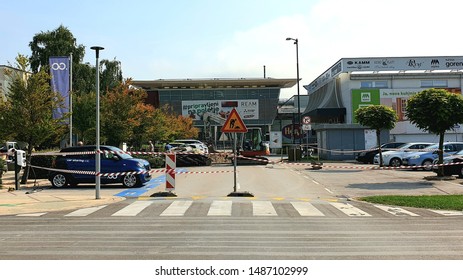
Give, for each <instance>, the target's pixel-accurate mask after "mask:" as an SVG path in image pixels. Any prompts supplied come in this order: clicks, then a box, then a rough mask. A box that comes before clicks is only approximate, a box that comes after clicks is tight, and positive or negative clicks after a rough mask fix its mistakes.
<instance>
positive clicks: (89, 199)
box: [0, 171, 125, 216]
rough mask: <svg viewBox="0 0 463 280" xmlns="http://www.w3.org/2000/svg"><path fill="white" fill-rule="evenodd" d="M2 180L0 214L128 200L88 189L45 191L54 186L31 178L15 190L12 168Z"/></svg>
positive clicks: (80, 206) (16, 213)
mask: <svg viewBox="0 0 463 280" xmlns="http://www.w3.org/2000/svg"><path fill="white" fill-rule="evenodd" d="M2 180H3V184H2V188H0V216H3V215H18V214H28V213H41V212H50V211H64V210H73V209H78V208H87V207H94V206H99V205H105V204H110V203H114V202H118V201H121V200H124V199H125V198H123V197H116V196H112V195H107V194H100V199H96V198H95V197H96V195H95V193H93V194H92V193H91V192H88V191H85V192H69V191H66V190H63V191H59V190H58V191H54V192H47V191H43V190H44V189H45V188H49V187H50V185H51V184H50V182H49V181H48V180H47V179H37V180H28V182H27V184H20V185H19V187H18V190H16V189H15V180H14V172H13V171H8V172H6V173H3V177H2Z"/></svg>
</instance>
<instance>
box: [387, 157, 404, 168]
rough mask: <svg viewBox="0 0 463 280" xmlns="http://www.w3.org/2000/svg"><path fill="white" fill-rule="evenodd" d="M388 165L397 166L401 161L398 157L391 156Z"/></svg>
mask: <svg viewBox="0 0 463 280" xmlns="http://www.w3.org/2000/svg"><path fill="white" fill-rule="evenodd" d="M389 165H390V166H392V167H399V166H401V165H402V161H401V160H400V158H393V159H391V161H390V162H389Z"/></svg>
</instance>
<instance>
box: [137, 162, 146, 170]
mask: <svg viewBox="0 0 463 280" xmlns="http://www.w3.org/2000/svg"><path fill="white" fill-rule="evenodd" d="M137 166H138V167H140V168H143V169H145V166H144V165H143V163H141V162H137Z"/></svg>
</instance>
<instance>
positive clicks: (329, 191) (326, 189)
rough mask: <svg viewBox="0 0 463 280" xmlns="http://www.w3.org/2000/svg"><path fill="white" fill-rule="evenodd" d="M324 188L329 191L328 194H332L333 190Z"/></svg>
mask: <svg viewBox="0 0 463 280" xmlns="http://www.w3.org/2000/svg"><path fill="white" fill-rule="evenodd" d="M325 190H326V191H327V192H329V193H330V194H333V192H332V191H331V190H330V189H328V188H325Z"/></svg>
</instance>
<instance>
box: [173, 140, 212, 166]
mask: <svg viewBox="0 0 463 280" xmlns="http://www.w3.org/2000/svg"><path fill="white" fill-rule="evenodd" d="M169 145H171V146H172V148H171V149H170V152H173V153H176V154H177V156H176V165H177V166H178V167H186V166H210V165H211V164H212V159H210V158H209V155H208V154H207V153H206V152H204V151H203V150H202V149H200V148H197V147H196V145H195V144H185V143H180V142H172V143H169Z"/></svg>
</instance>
